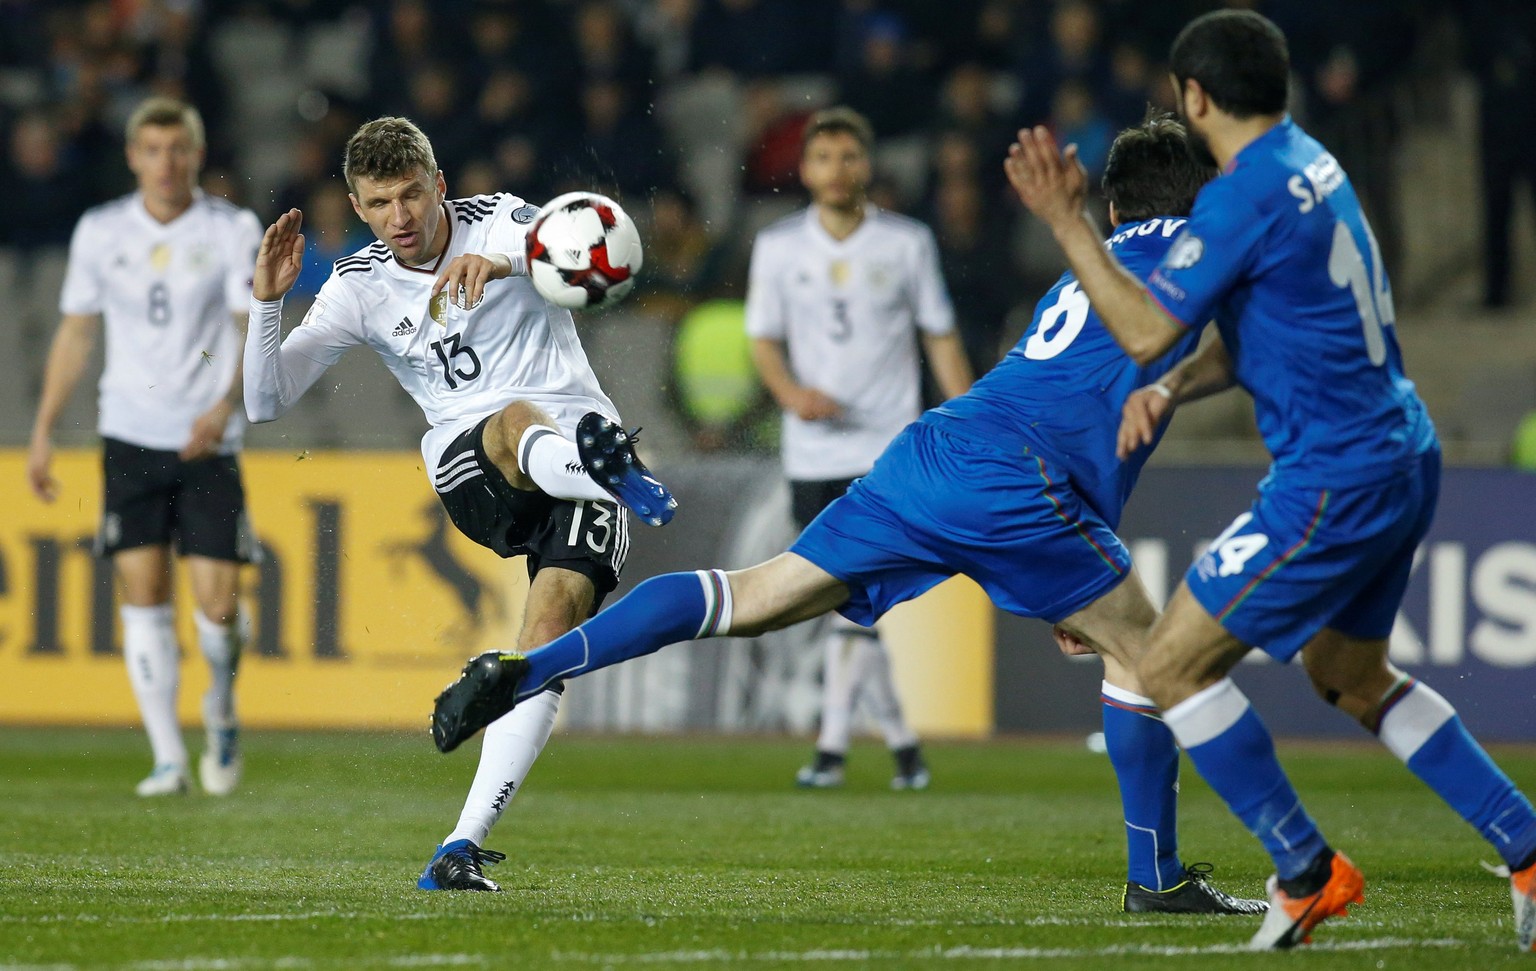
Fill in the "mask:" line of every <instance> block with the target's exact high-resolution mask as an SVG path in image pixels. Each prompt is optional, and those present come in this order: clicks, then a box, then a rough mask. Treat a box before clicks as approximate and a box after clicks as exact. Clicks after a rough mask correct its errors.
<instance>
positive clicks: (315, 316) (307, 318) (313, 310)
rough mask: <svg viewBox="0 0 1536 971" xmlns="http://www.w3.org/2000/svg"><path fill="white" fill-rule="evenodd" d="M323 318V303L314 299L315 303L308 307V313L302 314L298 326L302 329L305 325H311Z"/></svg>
mask: <svg viewBox="0 0 1536 971" xmlns="http://www.w3.org/2000/svg"><path fill="white" fill-rule="evenodd" d="M324 316H325V301H324V300H321V299H319V298H316V299H315V302H314V303H312V304H310V305H309V311H308V312H307V313H305V314H304V319H303V320H301V321H299V326H300V327H303V326H304V325H305V324H312V323H314V322H316V321H318V320H319V319H320V318H321V317H324Z"/></svg>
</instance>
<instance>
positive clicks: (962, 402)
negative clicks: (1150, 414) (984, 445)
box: [927, 216, 1201, 529]
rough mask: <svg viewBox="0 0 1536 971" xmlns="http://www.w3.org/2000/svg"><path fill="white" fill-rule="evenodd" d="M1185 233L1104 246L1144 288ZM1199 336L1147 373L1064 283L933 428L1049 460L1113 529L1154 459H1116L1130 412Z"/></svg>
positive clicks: (1137, 230)
mask: <svg viewBox="0 0 1536 971" xmlns="http://www.w3.org/2000/svg"><path fill="white" fill-rule="evenodd" d="M1184 225H1185V220H1184V219H1182V218H1171V217H1166V216H1160V217H1155V218H1152V219H1148V220H1145V221H1143V222H1135V223H1124V224H1122V225H1120V226H1118V227H1116V230H1115V234H1114V235H1113V236H1111V237H1110V239H1109V242H1108V243H1106V244H1105V245H1107V246H1108V247H1109V248H1110V250H1111V251H1112V252H1113V253H1114V254H1115V256H1116V257H1117V258H1118V259H1119V260H1120V262H1121V264H1122V265H1123V266H1125V268H1126V269H1127V270H1129V271H1130V272H1131V273H1134V274H1135V275H1136V276H1137V277H1139V278H1140V279H1143V280H1145V279H1146V278H1147V276H1148V274H1150V273H1151V272H1152V271H1153V270H1154V269H1155V268H1156V267H1157V266H1158V264H1159V263H1160V262H1161V261H1162V259H1163V257H1164V254H1165V253H1166V251H1167V250H1168V248H1169V247H1170V246H1171V245H1172V244H1173V242H1174V240H1175V239H1177V238H1178V237H1179V235H1180V233H1181V232H1182V230H1183V229H1184ZM1200 329H1201V328H1198V327H1192V328H1189V329H1188V332H1187V333H1186V334H1185V335H1184V338H1183V339H1182V340H1180V341H1179V342H1178V343H1176V344H1175V345H1174V346H1173V347H1172V348H1171V349H1169V351H1168V352H1167V353H1166V354H1165V355H1163V356H1162V357H1161V358H1159V359H1158V360H1157V361H1154V362H1153V363H1151V364H1149V365H1147V366H1146V367H1138V366H1137V364H1136V362H1135V361H1133V360H1131V359H1130V357H1128V356H1127V355H1126V353H1125V352H1124V351H1123V350H1121V349H1120V346H1119V345H1118V344H1116V343H1115V339H1114V337H1112V336H1111V335H1110V333H1109V331H1107V330H1105V329H1104V325H1103V324H1102V323H1100V322H1099V318H1098V315H1097V314H1095V313H1094V311H1093V308H1092V307H1091V306H1089V304H1088V295H1087V294H1085V293H1084V292H1083V291H1082V288H1081V287H1080V285H1079V284H1078V282H1077V277H1075V276H1073V275H1072V274H1071V273H1065V274H1063V275H1062V277H1061V279H1060V280H1058V281H1057V282H1056V285H1055V286H1054V287H1052V288H1051V290H1050V292H1049V293H1047V294H1046V295H1045V296H1044V297H1043V298H1041V300H1040V302H1039V303H1038V304H1037V305H1036V306H1035V317H1034V320H1032V321H1031V322H1030V324H1029V328H1028V329H1027V330H1025V331H1024V336H1023V337H1021V338H1020V339H1019V342H1018V344H1017V345H1015V346H1014V348H1013V349H1012V350H1011V351H1009V352H1008V355H1007V356H1006V357H1005V358H1004V359H1003V360H1002V362H1001V363H999V364H998V365H997V367H995V368H993V369H992V370H991V371H989V372H987V374H986V375H985V376H984V377H983V378H982V379H981V380H979V381H977V382H976V384H975V385H974V386H973V387H972V388H971V390H970V392H969V393H967V394H965V395H962V396H961V397H959V398H956V399H954V400H953V401H949V402H946V403H945V404H944V405H942V406H940V407H939V408H936V409H934V410H933V411H932V412H930V413H929V418H928V419H927V420H937V421H940V422H942V421H945V420H951V421H958V422H963V423H964V425H965V427H967V428H968V429H971V430H972V431H973V432H981V433H984V434H985V435H986V436H987V437H988V438H989V439H990V440H991V441H994V442H997V443H998V444H1002V445H1005V446H1010V447H1012V446H1017V447H1019V448H1023V449H1025V450H1027V451H1028V452H1031V453H1037V454H1040V455H1043V456H1045V457H1046V458H1047V459H1049V460H1050V461H1051V462H1052V463H1053V464H1054V465H1055V466H1056V467H1057V468H1059V469H1061V470H1062V471H1064V472H1065V473H1066V474H1067V476H1068V477H1069V479H1070V482H1071V486H1072V489H1073V491H1074V492H1076V493H1077V494H1078V495H1079V496H1081V497H1082V498H1083V500H1084V501H1085V502H1087V504H1088V505H1089V506H1091V507H1092V508H1093V510H1094V512H1096V513H1097V514H1098V515H1099V517H1100V518H1102V519H1103V520H1104V522H1105V523H1106V524H1107V525H1108V526H1109V527H1110V528H1111V529H1113V528H1115V527H1116V526H1118V525H1119V523H1120V513H1121V510H1122V508H1123V507H1124V505H1125V501H1126V500H1127V499H1128V498H1130V494H1131V489H1132V487H1133V486H1135V484H1136V477H1137V475H1138V474H1139V473H1140V471H1141V466H1142V464H1143V463H1145V462H1146V459H1147V456H1149V455H1150V454H1151V453H1152V449H1151V448H1144V449H1142V450H1140V451H1139V452H1138V453H1137V454H1136V455H1134V456H1132V457H1131V459H1130V460H1129V461H1126V462H1121V461H1120V460H1119V459H1117V458H1116V457H1115V438H1116V435H1117V432H1118V430H1119V428H1120V409H1121V406H1123V405H1124V404H1125V399H1126V398H1127V397H1129V396H1130V394H1131V392H1132V391H1135V390H1136V389H1137V388H1139V387H1142V386H1143V385H1147V384H1151V383H1153V382H1154V381H1156V380H1157V379H1158V378H1160V377H1162V376H1163V375H1164V374H1166V373H1168V371H1169V369H1170V368H1172V367H1173V366H1174V365H1175V364H1177V363H1178V362H1179V361H1180V360H1182V359H1183V358H1184V357H1185V356H1187V355H1188V354H1189V353H1190V352H1191V351H1193V350H1194V349H1195V345H1196V344H1197V343H1198V341H1199V337H1200V335H1199V332H1200ZM1158 434H1159V435H1161V434H1162V432H1161V429H1159V431H1158ZM1153 444H1154V445H1155V444H1156V443H1155V442H1154V443H1153Z"/></svg>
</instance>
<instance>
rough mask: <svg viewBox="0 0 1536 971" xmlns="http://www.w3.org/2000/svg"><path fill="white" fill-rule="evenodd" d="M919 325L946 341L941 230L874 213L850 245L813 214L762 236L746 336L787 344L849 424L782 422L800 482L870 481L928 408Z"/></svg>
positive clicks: (949, 315)
mask: <svg viewBox="0 0 1536 971" xmlns="http://www.w3.org/2000/svg"><path fill="white" fill-rule="evenodd" d="M916 330H921V331H923V332H924V333H928V334H948V333H950V332H952V331H953V330H954V311H953V310H952V308H951V307H950V303H949V293H948V291H947V290H945V288H944V278H943V275H942V274H941V272H940V270H939V258H938V247H937V245H936V244H935V243H934V239H933V233H932V231H930V230H929V229H928V227H927V226H925V225H923V224H922V223H920V222H918V221H917V220H915V219H908V218H907V217H905V216H900V215H896V214H894V213H890V212H886V211H884V210H881V209H878V208H876V207H875V206H872V205H871V206H867V207H866V210H865V216H864V221H863V222H862V223H860V224H859V227H858V228H857V229H855V230H854V231H853V233H852V234H851V235H849V236H848V238H846V239H842V240H838V239H834V238H833V237H832V235H831V234H830V233H828V232H827V231H826V229H824V228H823V227H822V225H821V222H820V220H819V219H818V218H817V215H816V209H815V207H812V208H810V209H806V210H804V211H803V212H798V213H795V214H793V215H791V216H787V217H785V218H784V219H781V220H779V221H778V222H776V223H774V224H772V225H771V226H769V227H767V228H766V229H764V230H763V231H762V232H760V233H758V235H757V240H756V242H755V243H754V244H753V246H752V269H751V274H750V280H749V283H748V287H747V333H748V334H749V335H750V336H752V337H761V338H768V339H771V340H778V341H783V342H784V343H785V344H786V345H787V351H788V358H789V368H790V372H791V373H792V374H793V375H794V377H795V380H796V381H797V382H798V383H800V384H801V385H804V386H806V387H811V388H815V389H817V390H819V391H821V392H822V393H823V394H826V395H828V396H830V397H831V398H833V399H834V400H835V401H837V403H838V404H839V405H841V406H842V408H843V416H842V417H841V418H837V419H832V420H826V421H802V420H801V419H800V418H797V417H796V416H795V415H793V414H790V413H788V412H786V413H785V415H784V436H783V438H784V440H783V445H782V448H783V454H784V472H785V474H786V475H787V476H788V477H789V478H790V479H794V480H799V481H820V480H830V479H849V478H853V477H855V476H860V475H863V474H864V473H865V472H868V471H869V470H870V467H871V466H873V465H874V463H875V459H877V458H879V457H880V453H881V452H883V451H885V447H886V446H887V445H889V444H890V442H891V439H893V438H895V437H896V434H897V433H898V432H900V431H901V430H902V428H904V427H906V425H907V424H908V423H909V422H911V421H913V420H914V419H915V418H917V416H918V413H919V412H920V410H921V404H922V399H921V375H920V373H919V370H918V367H919V365H918V353H917V341H916Z"/></svg>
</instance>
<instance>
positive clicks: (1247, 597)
mask: <svg viewBox="0 0 1536 971" xmlns="http://www.w3.org/2000/svg"><path fill="white" fill-rule="evenodd" d="M1439 497H1440V450H1439V449H1438V448H1433V449H1430V450H1429V451H1427V452H1425V453H1424V454H1423V455H1422V456H1420V457H1419V459H1418V462H1417V465H1416V466H1415V467H1413V468H1411V469H1409V470H1407V471H1405V472H1403V473H1402V474H1401V475H1399V476H1397V477H1396V478H1393V479H1390V480H1388V481H1386V482H1383V483H1377V484H1374V485H1370V486H1362V487H1357V488H1350V489H1302V488H1295V487H1290V486H1285V485H1279V484H1275V483H1273V482H1266V483H1265V484H1263V485H1261V486H1260V489H1259V497H1258V499H1257V500H1255V501H1254V503H1253V506H1252V507H1251V508H1250V509H1249V511H1248V512H1245V513H1243V514H1242V515H1241V516H1239V517H1237V519H1236V520H1234V521H1233V523H1232V525H1231V526H1228V527H1227V529H1226V531H1225V532H1224V533H1222V534H1221V536H1219V537H1217V539H1216V540H1215V541H1214V542H1212V543H1211V545H1210V547H1209V548H1208V549H1207V550H1206V551H1205V552H1204V553H1203V554H1201V555H1200V557H1199V558H1198V559H1196V560H1195V563H1194V565H1193V566H1191V567H1190V568H1189V572H1188V573H1187V574H1185V577H1184V579H1185V582H1186V583H1188V584H1189V590H1190V592H1191V593H1192V594H1194V596H1195V599H1196V600H1198V601H1199V602H1200V604H1201V605H1202V606H1203V607H1205V609H1206V611H1207V612H1208V613H1209V614H1210V615H1211V616H1212V617H1214V618H1216V620H1217V621H1218V622H1219V623H1220V624H1221V626H1222V627H1224V628H1226V629H1227V631H1228V632H1229V633H1231V634H1232V635H1233V636H1234V637H1237V638H1238V639H1239V640H1241V641H1242V642H1243V643H1245V644H1249V645H1251V646H1254V647H1257V648H1260V649H1261V650H1263V651H1264V653H1266V654H1268V655H1270V656H1271V657H1273V658H1274V659H1275V660H1277V661H1289V660H1290V659H1291V658H1292V657H1294V656H1295V655H1296V653H1297V652H1298V651H1300V650H1301V649H1302V648H1303V647H1304V646H1306V643H1307V642H1308V641H1309V640H1311V639H1312V637H1313V636H1314V635H1315V634H1317V632H1318V631H1320V630H1322V629H1324V628H1331V629H1333V630H1336V631H1338V632H1340V633H1342V634H1346V635H1348V636H1350V637H1358V638H1366V639H1378V638H1385V637H1387V636H1388V635H1389V634H1391V633H1392V624H1393V621H1394V620H1395V619H1396V617H1397V608H1398V606H1399V605H1400V604H1401V603H1402V601H1403V592H1404V591H1405V590H1406V589H1407V588H1408V575H1409V573H1410V572H1411V570H1412V568H1413V554H1414V550H1416V549H1417V548H1418V545H1419V543H1420V542H1421V541H1422V540H1423V539H1424V536H1425V534H1426V533H1428V532H1429V524H1430V521H1431V520H1432V519H1433V518H1434V515H1435V503H1436V502H1437V501H1438V500H1439Z"/></svg>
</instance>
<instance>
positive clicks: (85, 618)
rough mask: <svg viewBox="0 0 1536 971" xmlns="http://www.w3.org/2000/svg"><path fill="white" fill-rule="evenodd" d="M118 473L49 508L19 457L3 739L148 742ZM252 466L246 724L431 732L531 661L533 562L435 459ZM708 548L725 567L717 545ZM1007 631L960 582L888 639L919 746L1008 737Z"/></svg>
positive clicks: (282, 458)
mask: <svg viewBox="0 0 1536 971" xmlns="http://www.w3.org/2000/svg"><path fill="white" fill-rule="evenodd" d="M100 462H101V460H100V454H99V452H97V451H96V450H94V449H78V450H68V451H63V452H60V453H59V454H58V455H57V457H56V460H55V474H56V476H57V478H58V479H59V480H60V481H61V483H62V494H61V496H60V498H59V499H58V501H56V502H54V503H52V504H45V503H43V502H41V501H39V500H37V499H36V498H34V497H33V496H32V495H31V494H30V493H29V492H28V491H27V489H26V485H25V483H26V479H25V468H26V456H25V454H24V453H23V452H21V451H19V450H0V496H3V497H4V499H5V509H6V515H5V517H4V519H3V520H0V724H5V723H9V724H100V725H136V724H138V712H137V708H136V707H135V704H134V700H133V695H132V692H131V690H130V688H129V685H128V678H127V674H126V673H125V672H124V670H123V664H122V655H121V650H120V645H121V632H120V630H119V625H118V622H117V610H116V602H115V599H114V597H113V592H112V585H111V564H110V563H109V562H107V561H103V560H99V559H97V558H95V557H94V556H93V555H92V553H91V546H92V542H93V540H94V537H95V533H96V528H97V522H98V520H99V518H100V495H101V469H100ZM241 462H242V468H243V470H244V475H245V485H246V492H247V504H248V506H249V509H250V513H251V519H252V522H253V525H254V526H255V531H256V535H257V538H258V540H259V542H260V545H261V548H262V552H263V554H264V558H263V561H262V563H261V564H259V565H257V566H251V567H248V568H247V569H246V570H245V571H244V591H245V603H246V608H247V610H249V611H250V613H251V614H252V617H253V620H254V622H255V632H254V638H253V641H252V643H251V644H249V645H248V646H247V647H246V650H245V654H244V656H243V659H242V661H241V672H240V680H239V685H238V689H237V690H238V693H239V707H240V712H241V718H242V721H243V722H244V723H245V724H247V725H249V726H252V727H264V728H290V727H293V728H383V727H393V728H399V727H404V728H412V729H414V728H420V729H421V730H422V731H423V732H425V731H426V726H427V715H428V713H429V711H430V710H431V704H432V698H433V697H434V696H435V695H436V694H437V692H438V691H440V690H441V689H442V687H443V685H444V684H446V683H447V682H448V681H449V680H451V679H452V678H453V677H454V676H455V675H456V674H457V672H458V670H459V668H460V667H461V666H462V665H463V663H464V660H465V658H467V657H468V656H470V655H472V654H476V653H479V652H481V651H485V650H491V649H493V648H506V647H510V646H513V645H514V644H515V639H516V631H517V629H518V625H519V624H520V622H521V617H522V603H523V597H524V595H525V594H526V591H527V574H526V572H525V568H524V565H523V561H522V560H521V559H517V560H502V559H500V558H499V557H497V556H496V555H495V554H493V553H491V552H490V551H488V550H486V549H483V548H481V547H479V546H477V545H476V544H474V543H472V542H470V541H469V540H468V539H465V538H464V537H463V536H462V535H461V534H460V533H459V532H458V531H457V530H456V529H455V528H454V527H453V525H452V524H451V523H450V522H448V520H447V517H446V515H445V514H444V512H443V510H442V507H441V504H440V503H439V502H438V500H437V497H436V495H435V494H434V493H433V491H432V487H431V485H430V483H429V482H428V480H427V478H426V476H425V475H424V474H423V472H422V469H421V460H420V457H419V456H418V455H417V454H415V453H413V452H365V451H344V452H343V451H335V452H316V453H310V452H301V453H297V454H295V453H291V452H277V451H252V452H247V453H245V455H244V456H243V457H242V459H241ZM673 528H674V529H675V528H676V526H674V527H673ZM693 529H694V530H695V531H698V530H704V529H705V527H704V526H703V525H702V524H701V523H694V524H693ZM694 535H695V536H696V537H698V540H699V549H700V550H701V552H700V554H699V555H700V556H701V557H707V556H709V555H710V554H708V553H705V552H702V551H703V550H705V549H710V548H712V544H711V542H709V541H707V536H708V533H707V532H706V533H700V532H696V533H695V534H694ZM690 547H691V544H686V543H685V544H684V546H683V548H680V549H678V550H677V551H676V552H677V554H678V558H680V559H685V560H687V561H688V562H686V563H681V564H678V565H676V566H664V567H662V569H680V568H698V567H707V566H709V565H710V564H709V563H706V562H698V563H695V562H692V559H693V557H691V556H689V555H688V549H689V548H690ZM631 572H633V570H632V571H631ZM630 579H639V577H638V576H631V577H630ZM175 597H176V603H177V605H178V610H177V624H178V629H179V633H180V642H181V645H182V654H183V658H184V661H185V663H183V665H182V667H181V672H182V674H181V692H180V703H179V704H180V714H181V717H182V721H183V723H184V724H187V725H198V724H200V722H201V715H200V713H199V699H200V698H201V696H202V693H203V691H204V689H205V688H206V686H207V668H206V666H205V665H204V664H203V663H202V659H201V657H200V656H198V651H197V647H196V644H197V639H196V633H195V629H194V627H193V623H192V611H191V603H192V600H191V595H190V590H189V589H187V587H186V585H185V581H184V579H183V578H178V584H177V590H176V594H175ZM993 618H994V613H993V609H992V607H991V605H990V604H989V603H988V601H987V599H986V596H985V594H984V593H982V591H981V590H980V588H978V587H977V586H976V585H975V584H973V583H971V582H970V581H969V580H966V579H964V578H958V579H956V580H952V581H950V582H949V583H945V584H941V585H940V586H939V587H937V588H936V589H934V590H933V591H931V592H930V593H928V594H926V595H924V596H923V597H921V598H919V599H918V600H916V601H913V602H912V603H910V604H903V605H902V606H900V607H898V608H897V609H896V610H894V611H892V612H891V614H890V616H889V617H887V618H886V619H885V620H884V621H883V622H882V623H881V630H882V632H883V633H884V636H885V637H886V640H887V642H888V643H889V644H890V645H891V650H892V652H893V654H894V655H895V656H896V662H895V670H896V675H897V680H898V683H899V685H900V687H901V689H902V695H903V700H904V702H905V706H906V709H907V713H908V716H909V718H910V720H911V722H912V724H913V726H914V728H916V729H917V730H918V731H919V732H922V733H924V734H932V735H946V736H970V737H975V736H981V735H986V734H989V733H990V732H991V730H992V726H993V656H992V650H993Z"/></svg>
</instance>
